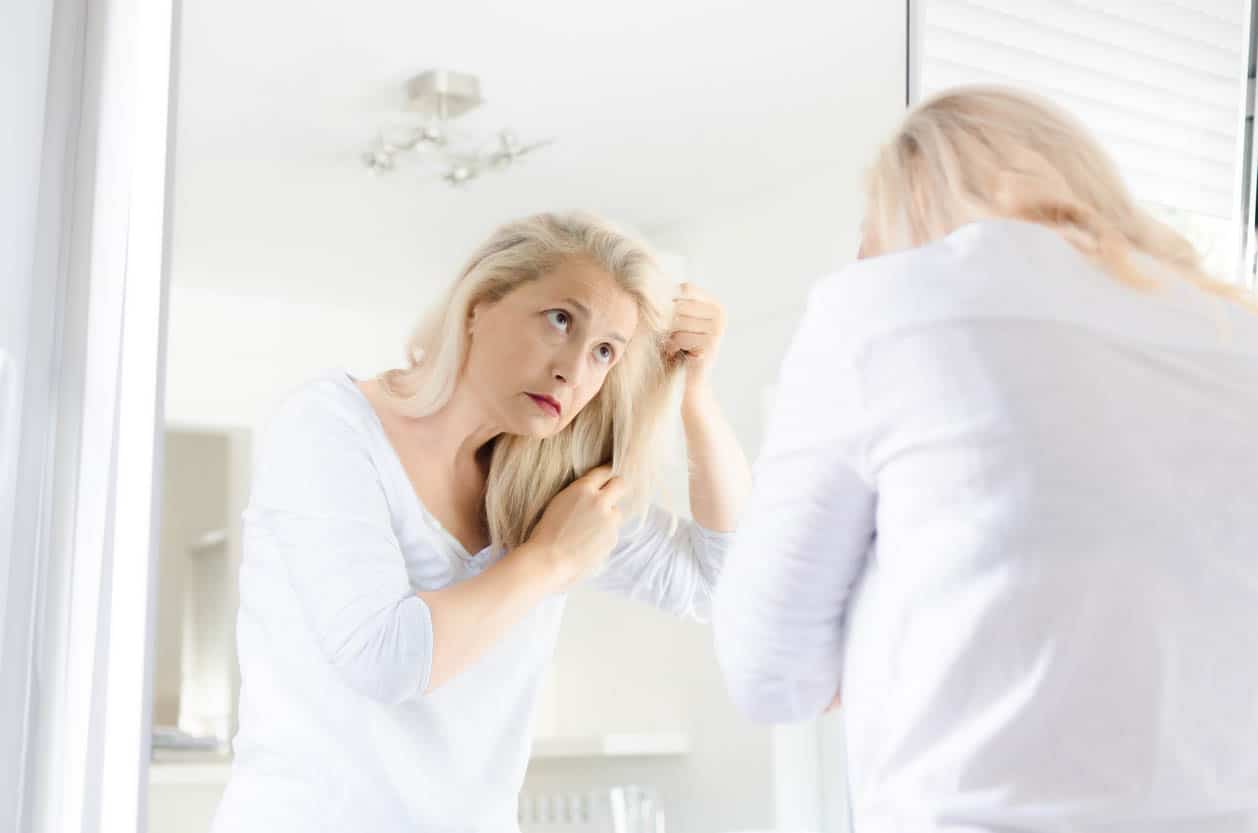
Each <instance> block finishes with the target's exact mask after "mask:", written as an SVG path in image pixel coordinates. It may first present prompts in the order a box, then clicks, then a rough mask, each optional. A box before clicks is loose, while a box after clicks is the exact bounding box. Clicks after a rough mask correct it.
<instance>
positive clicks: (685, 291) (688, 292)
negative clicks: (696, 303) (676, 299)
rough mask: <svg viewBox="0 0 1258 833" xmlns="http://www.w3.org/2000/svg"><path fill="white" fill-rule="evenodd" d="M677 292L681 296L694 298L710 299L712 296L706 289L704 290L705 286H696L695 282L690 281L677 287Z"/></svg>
mask: <svg viewBox="0 0 1258 833" xmlns="http://www.w3.org/2000/svg"><path fill="white" fill-rule="evenodd" d="M677 294H678V296H680V297H681V298H693V299H704V300H707V299H710V298H711V297H712V296H711V295H709V294H708V293H707V292H706V291H704V290H703V288H701V287H699V286H696V285H695V284H693V283H690V282H689V281H686V282H685V283H683V284H681V285H680V286H678V287H677Z"/></svg>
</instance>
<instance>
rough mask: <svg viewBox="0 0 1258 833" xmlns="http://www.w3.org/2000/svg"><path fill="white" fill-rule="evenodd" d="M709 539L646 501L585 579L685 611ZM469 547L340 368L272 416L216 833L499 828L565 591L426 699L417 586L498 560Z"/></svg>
mask: <svg viewBox="0 0 1258 833" xmlns="http://www.w3.org/2000/svg"><path fill="white" fill-rule="evenodd" d="M726 539H727V536H725V535H723V534H721V533H715V532H710V531H708V530H705V529H703V528H702V527H700V526H699V525H697V524H695V523H693V522H690V521H686V520H678V521H676V522H674V519H673V517H672V516H671V515H670V514H668V513H666V512H664V511H663V510H660V509H658V508H654V507H653V508H652V509H651V510H649V511H648V512H647V513H646V514H645V515H644V516H643V517H642V518H641V519H639V520H638V521H631V522H630V523H629V524H627V525H626V528H625V529H624V530H623V531H622V533H621V536H620V541H619V543H618V544H617V546H616V548H615V549H614V550H613V552H612V554H611V557H610V558H609V561H608V563H607V566H606V568H605V569H604V570H603V571H602V572H601V573H600V574H599V576H597V577H596V578H595V579H593V582H594V583H595V584H597V585H598V586H599V587H601V588H603V589H607V590H611V591H614V592H618V593H621V594H624V595H627V596H630V597H632V598H636V599H640V600H643V601H646V602H649V603H651V604H654V605H656V606H658V607H660V608H662V609H664V610H667V611H671V612H674V613H677V614H679V615H688V616H692V617H696V618H701V617H704V616H705V615H706V611H707V608H708V603H709V599H710V595H711V588H712V586H713V585H714V583H715V580H716V574H717V572H718V569H719V564H720V561H721V560H722V557H723V550H724V546H725V543H726ZM501 555H502V553H501V552H500V551H498V550H496V549H494V548H486V549H485V550H482V551H481V552H478V553H475V554H473V553H468V552H467V551H466V550H465V549H464V548H463V547H462V545H461V544H460V543H459V542H458V540H457V539H455V538H454V537H453V536H452V535H450V534H449V533H448V532H447V531H446V530H444V529H443V528H442V526H441V525H440V524H439V523H438V522H437V520H436V518H434V517H433V516H432V515H431V514H430V513H429V512H428V511H427V510H426V509H425V507H424V506H423V504H422V503H421V502H420V500H419V498H418V496H417V495H416V494H415V492H414V489H413V488H412V487H411V484H410V482H409V480H408V478H407V476H406V473H405V471H404V470H403V468H402V465H401V462H400V461H399V460H398V458H397V455H396V453H395V452H394V450H393V448H392V446H391V445H390V443H389V441H388V439H387V437H386V435H385V433H384V430H383V427H382V426H381V424H380V422H379V419H378V418H377V416H376V414H375V412H374V411H373V410H372V408H371V405H370V404H369V403H368V401H367V399H366V398H365V397H364V396H363V395H362V393H361V391H359V390H358V388H357V386H356V385H355V383H354V382H353V380H352V379H351V378H350V377H349V376H348V375H347V374H345V373H344V372H340V371H337V372H330V373H327V374H324V375H322V376H321V377H320V378H318V379H317V380H315V381H313V382H311V383H309V384H307V385H305V386H304V387H302V388H301V389H299V390H298V391H296V392H295V393H294V394H293V395H291V396H290V398H288V399H287V401H286V402H285V403H284V404H283V405H282V406H281V407H280V409H279V410H278V412H277V413H276V414H275V416H274V417H273V418H272V419H271V421H270V423H269V426H268V428H267V431H266V433H265V436H264V439H263V442H262V444H261V448H260V452H259V454H258V455H257V456H256V459H255V468H254V479H253V484H252V492H251V495H250V501H249V506H248V509H247V510H246V512H245V515H244V555H243V563H242V566H241V572H240V613H239V619H238V627H237V644H238V652H239V659H240V670H241V696H240V728H239V731H238V733H237V735H236V737H235V740H234V752H235V758H234V762H233V767H232V775H231V779H230V781H229V783H228V786H227V789H226V792H225V794H224V797H223V800H222V802H221V804H220V806H219V808H218V813H217V816H216V820H215V825H214V830H215V833H290V831H291V833H297V832H298V831H300V832H301V833H311V831H324V830H327V831H350V830H355V831H358V830H361V831H371V833H392V831H397V833H402V831H406V833H437V831H442V832H443V833H444V832H445V831H459V832H460V833H503V832H504V831H514V830H516V829H517V825H516V807H517V796H518V792H519V788H520V784H521V782H522V781H523V777H524V771H525V767H526V765H527V763H528V756H529V748H530V737H531V727H530V723H531V719H532V714H533V706H534V700H535V696H536V693H537V689H538V686H539V683H540V680H541V676H542V673H543V670H544V668H545V665H546V663H547V662H548V661H549V660H550V657H551V654H552V651H553V648H554V644H555V639H556V634H557V632H558V629H559V624H560V618H561V616H562V612H563V608H564V602H565V598H566V597H565V596H564V595H562V594H557V595H553V596H551V597H549V598H547V599H546V600H545V601H544V602H542V603H541V604H540V605H539V606H538V607H537V608H535V609H534V610H533V611H532V612H531V613H529V614H528V615H527V616H526V617H525V618H524V619H523V620H522V621H520V622H519V623H517V624H516V625H515V626H514V627H513V628H511V629H510V631H509V632H508V633H507V634H506V635H505V636H504V637H503V638H502V639H501V640H500V641H499V642H498V643H497V644H495V645H494V646H493V647H492V648H491V649H490V651H489V652H488V653H486V654H485V655H484V656H483V657H481V658H480V660H478V661H477V662H476V663H475V664H474V665H472V666H471V667H470V668H468V669H467V670H465V671H464V672H463V673H461V674H460V675H459V676H457V677H455V678H454V679H452V680H450V681H449V682H447V683H446V684H444V685H442V686H441V687H439V688H437V689H435V690H433V691H432V692H428V693H425V690H426V688H427V685H428V675H429V670H430V667H431V658H432V645H433V626H432V619H431V617H430V614H429V611H428V607H427V605H426V604H425V602H424V601H423V600H422V599H420V598H419V597H418V596H417V595H416V591H418V590H438V589H441V588H443V587H447V586H449V585H451V584H454V583H456V582H459V581H462V580H464V579H466V578H469V577H471V576H473V575H476V574H478V573H480V572H481V571H483V570H485V569H486V568H487V567H489V566H490V565H491V564H492V563H494V561H496V560H497V559H498V558H499V557H501Z"/></svg>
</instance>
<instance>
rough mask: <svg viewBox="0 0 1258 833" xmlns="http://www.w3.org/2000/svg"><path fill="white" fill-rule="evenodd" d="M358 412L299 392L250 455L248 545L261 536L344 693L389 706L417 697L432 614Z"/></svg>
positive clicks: (426, 665)
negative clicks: (413, 576) (410, 570)
mask: <svg viewBox="0 0 1258 833" xmlns="http://www.w3.org/2000/svg"><path fill="white" fill-rule="evenodd" d="M366 427H367V426H366V425H365V424H364V422H363V418H362V414H361V413H355V409H354V408H352V407H351V406H350V403H342V402H338V401H337V400H336V399H335V398H333V397H319V396H316V395H312V394H310V393H308V392H307V393H304V394H299V395H298V396H297V397H296V398H295V400H292V401H290V402H288V403H286V405H285V406H284V407H282V408H281V410H280V412H279V413H278V414H277V415H276V417H275V418H274V419H273V420H272V422H271V424H270V426H269V430H268V431H267V433H266V437H265V440H264V443H263V446H262V448H261V449H260V453H259V455H258V457H257V458H256V460H255V467H254V480H253V490H252V493H251V495H250V502H249V508H248V510H247V511H246V513H245V529H246V536H245V540H246V551H245V558H246V559H247V558H248V557H249V549H248V547H249V541H250V539H251V538H253V539H254V540H255V541H259V542H260V539H262V538H265V539H268V544H269V546H267V547H266V549H267V550H268V551H270V552H275V553H278V558H279V561H280V562H281V564H280V565H279V566H280V572H281V573H282V574H283V575H284V576H285V577H286V578H287V581H288V584H289V586H290V587H291V588H292V591H293V594H294V595H295V596H296V599H297V603H298V607H299V608H300V610H301V614H302V616H303V618H304V619H305V622H306V624H307V626H308V627H309V628H310V631H311V633H312V634H313V636H314V639H315V642H316V643H317V644H318V646H319V649H320V651H321V652H322V654H323V656H324V658H325V659H326V660H327V662H328V663H329V664H330V665H331V666H332V668H333V669H334V670H335V672H336V674H337V676H339V677H340V679H341V680H342V681H343V682H344V683H345V684H346V685H347V686H349V687H350V688H352V689H354V690H355V691H357V692H358V693H360V694H362V695H364V696H366V697H370V698H371V699H373V700H378V701H382V702H390V703H396V702H400V701H402V700H404V699H406V698H408V697H411V696H414V695H416V694H418V693H422V692H423V691H424V690H425V689H426V688H427V686H428V676H429V672H430V670H431V666H432V646H433V630H432V617H431V614H430V612H429V610H428V606H427V604H425V602H424V601H423V600H422V599H421V598H419V596H417V595H416V594H415V592H414V590H413V589H412V588H411V585H410V580H409V578H408V577H407V573H406V567H405V561H404V559H403V556H402V552H401V547H400V545H399V544H398V541H397V537H396V535H395V534H394V532H393V526H392V522H391V515H390V512H389V506H388V502H387V498H386V493H385V489H384V485H383V482H382V481H381V479H380V476H379V473H378V471H377V470H376V467H375V465H374V463H373V461H372V458H371V455H370V451H369V448H370V446H369V444H368V443H369V437H368V436H367V434H366Z"/></svg>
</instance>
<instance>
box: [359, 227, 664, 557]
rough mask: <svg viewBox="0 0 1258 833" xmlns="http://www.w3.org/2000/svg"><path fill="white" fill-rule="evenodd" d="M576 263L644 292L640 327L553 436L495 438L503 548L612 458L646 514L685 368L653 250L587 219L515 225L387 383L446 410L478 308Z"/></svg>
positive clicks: (498, 540) (492, 503)
mask: <svg viewBox="0 0 1258 833" xmlns="http://www.w3.org/2000/svg"><path fill="white" fill-rule="evenodd" d="M572 258H583V259H586V260H588V261H590V262H591V263H593V264H595V265H596V266H598V267H599V268H600V269H602V270H604V271H605V272H607V273H608V274H609V275H611V276H612V278H613V279H614V280H615V281H616V283H617V284H618V285H619V286H620V288H621V289H623V290H624V291H625V292H627V293H628V294H629V295H630V296H632V297H633V299H634V301H636V302H637V306H638V329H637V331H636V332H635V333H634V334H633V336H632V337H631V338H630V340H629V345H628V347H627V348H626V350H625V352H624V354H623V355H622V357H621V359H620V361H618V362H617V363H616V364H615V366H614V367H613V368H612V369H611V370H610V371H609V372H608V375H607V377H606V379H605V380H604V382H603V386H602V388H601V389H600V390H599V391H598V393H597V394H595V396H594V397H593V398H592V399H591V400H590V402H589V403H588V404H587V405H586V406H585V407H584V408H582V409H581V411H580V412H579V413H578V414H577V415H576V416H575V417H574V418H573V419H572V421H571V422H570V423H569V424H568V425H567V426H565V427H564V428H563V430H561V431H559V432H557V433H556V434H554V435H551V436H548V437H545V438H542V439H538V438H534V437H528V436H518V435H510V434H502V435H499V436H498V437H497V438H496V439H495V440H494V447H493V452H492V457H491V460H490V467H489V476H488V479H487V482H486V493H485V515H486V521H487V524H488V528H489V534H490V538H491V540H492V542H493V544H494V545H495V546H501V547H505V548H508V549H509V548H512V547H516V546H518V545H519V544H521V543H523V542H524V541H526V540H527V539H528V537H529V535H530V534H531V532H532V531H533V527H534V526H536V524H537V522H538V520H540V518H541V516H542V513H543V511H545V509H546V506H547V504H548V503H550V500H551V498H553V497H554V496H555V495H556V494H558V493H559V492H560V491H561V490H562V489H563V488H564V487H566V486H567V485H569V484H570V483H571V482H572V481H573V480H575V479H576V478H578V477H580V476H581V475H583V474H585V473H586V472H587V471H589V470H590V469H592V468H594V467H596V466H598V465H602V464H604V463H611V464H612V466H613V470H614V471H615V473H616V474H617V475H619V476H620V477H622V478H624V479H625V481H626V484H627V486H628V489H627V498H626V500H625V502H624V503H623V504H622V506H623V507H624V509H625V512H626V516H631V515H634V514H637V513H639V512H640V511H641V510H642V509H643V508H645V504H646V501H647V500H648V498H649V497H650V492H651V486H652V481H653V473H654V464H655V445H656V440H657V436H658V431H659V429H660V427H661V425H662V423H663V418H664V414H665V409H666V407H667V405H668V402H669V399H670V397H671V395H672V387H673V386H672V382H673V380H674V379H675V378H676V373H675V372H674V371H675V369H676V365H674V364H669V363H666V362H665V360H664V358H663V345H664V339H665V338H666V336H667V332H666V328H667V326H668V322H669V318H670V316H671V295H670V293H668V286H667V284H666V283H665V282H664V281H663V277H662V275H661V272H660V269H659V266H658V265H657V263H656V260H655V257H654V255H653V254H652V252H651V251H650V249H649V248H648V247H647V246H646V245H645V244H644V243H642V242H640V241H639V240H636V239H634V238H633V237H631V236H629V235H628V234H626V233H625V232H623V231H621V230H619V229H617V228H616V227H615V226H613V225H611V224H610V223H608V222H606V221H604V220H602V219H599V218H597V217H594V216H591V215H588V214H537V215H534V216H532V217H526V218H524V219H522V220H517V221H515V222H512V223H508V224H507V225H505V226H502V227H501V228H499V229H498V230H497V231H495V232H494V233H493V235H491V236H490V238H489V239H488V240H487V241H486V242H485V243H484V244H483V245H482V246H481V247H480V248H479V249H478V250H477V251H476V252H475V253H474V254H473V255H472V257H471V259H470V260H469V261H468V263H467V265H466V266H465V267H464V268H463V271H462V272H461V273H460V274H459V277H458V278H457V279H456V280H455V282H454V285H453V287H451V289H450V293H449V295H448V297H447V298H446V299H445V301H444V302H443V303H442V304H440V305H439V306H438V307H436V308H435V309H434V310H433V311H432V312H431V313H430V315H429V316H428V317H427V318H426V319H425V320H424V321H423V322H421V324H420V325H419V327H417V328H416V330H415V332H414V333H413V335H412V336H411V338H410V340H409V342H408V344H407V359H408V362H407V367H406V368H404V369H399V370H390V371H388V372H386V373H384V374H382V375H381V376H380V381H381V385H382V387H383V388H384V390H385V391H386V393H388V394H389V395H390V397H391V398H392V400H393V402H394V404H395V406H396V407H397V408H398V410H399V412H401V413H404V414H405V415H407V416H411V417H421V416H425V415H427V414H431V413H433V412H435V411H437V410H439V409H440V408H441V407H442V406H444V405H445V404H446V403H447V402H448V401H449V400H450V397H451V395H452V394H453V393H454V389H455V386H456V384H457V383H458V378H459V373H460V371H461V370H462V367H463V360H464V358H465V357H466V355H467V350H468V333H467V322H468V318H469V315H470V314H471V310H472V308H473V307H474V306H475V305H476V304H478V303H481V302H483V301H488V302H491V303H492V302H494V301H498V300H501V299H502V298H504V297H506V295H507V294H508V293H510V292H511V291H512V290H514V289H515V288H516V287H518V286H520V285H522V284H524V283H526V282H529V281H533V280H537V279H538V278H540V277H542V276H543V275H545V274H546V273H548V272H550V271H551V270H553V269H555V268H556V267H557V266H559V265H560V263H562V262H565V261H567V260H570V259H572Z"/></svg>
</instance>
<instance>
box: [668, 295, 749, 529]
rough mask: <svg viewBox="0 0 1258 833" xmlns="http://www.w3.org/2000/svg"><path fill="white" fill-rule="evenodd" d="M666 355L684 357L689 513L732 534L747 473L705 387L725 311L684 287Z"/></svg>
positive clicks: (746, 485) (708, 386)
mask: <svg viewBox="0 0 1258 833" xmlns="http://www.w3.org/2000/svg"><path fill="white" fill-rule="evenodd" d="M673 327H674V331H673V333H672V335H671V337H670V339H669V343H668V347H667V348H666V350H668V351H669V352H670V355H676V354H677V353H678V352H680V353H682V354H683V355H684V361H685V372H686V381H685V388H684V391H683V393H682V402H681V416H682V424H683V425H684V427H685V432H686V457H687V460H688V462H689V470H690V514H691V515H693V516H694V519H695V521H696V522H697V523H698V524H699V525H701V526H703V527H704V528H705V529H709V530H712V531H715V532H732V531H733V530H734V527H735V526H736V524H737V520H738V514H739V512H740V511H741V510H742V507H743V504H744V503H745V502H746V500H747V495H748V493H749V492H750V491H751V469H750V467H749V466H748V465H747V458H746V456H745V455H744V454H743V450H742V447H741V446H740V445H739V444H738V438H737V437H735V436H734V429H733V428H732V427H731V426H730V424H729V421H728V420H727V419H726V418H725V414H724V413H723V412H722V411H721V406H720V404H719V403H718V402H717V398H716V395H715V393H714V392H713V390H712V387H711V384H710V382H709V379H710V375H711V371H712V367H713V365H715V363H716V357H717V354H718V352H719V351H720V345H721V338H722V336H723V335H724V333H725V311H724V309H723V308H722V307H721V305H720V303H719V302H717V301H716V300H715V299H714V298H712V297H711V296H710V295H708V294H707V293H705V292H704V291H702V290H700V289H698V288H696V287H694V286H693V285H691V284H682V285H681V293H680V297H679V298H677V301H676V315H675V316H674V322H673Z"/></svg>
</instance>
